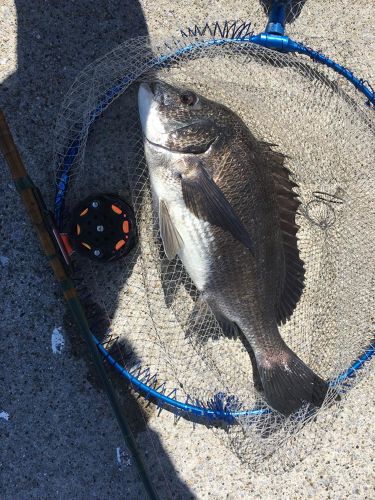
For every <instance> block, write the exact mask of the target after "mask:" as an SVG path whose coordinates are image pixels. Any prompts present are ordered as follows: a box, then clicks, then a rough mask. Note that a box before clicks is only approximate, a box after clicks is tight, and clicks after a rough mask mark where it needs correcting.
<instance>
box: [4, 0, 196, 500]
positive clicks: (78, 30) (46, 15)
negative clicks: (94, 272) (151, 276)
mask: <svg viewBox="0 0 375 500" xmlns="http://www.w3.org/2000/svg"><path fill="white" fill-rule="evenodd" d="M15 5H16V9H17V22H18V33H17V61H18V66H17V71H16V72H15V73H13V74H12V75H11V76H9V78H8V79H7V80H5V81H4V82H3V84H2V89H1V93H0V97H1V100H2V104H3V106H4V108H5V111H6V114H7V115H8V116H9V117H10V120H9V121H10V122H11V124H13V123H16V124H17V125H16V130H15V132H16V139H18V141H17V142H18V143H19V145H20V149H21V150H22V153H24V151H25V152H26V153H25V154H23V156H24V158H25V160H26V161H27V164H28V167H29V170H30V174H31V176H32V177H33V179H34V181H35V182H36V184H37V185H39V186H41V188H42V189H41V190H42V192H43V194H45V195H47V196H45V197H46V200H47V202H48V204H49V205H51V203H50V202H49V201H50V200H51V199H52V197H53V191H54V184H53V178H54V174H53V168H52V167H49V165H48V162H49V156H50V153H47V152H48V151H50V149H51V143H52V139H53V137H52V129H53V126H54V122H55V120H56V116H57V113H58V110H59V107H60V105H61V102H62V99H63V97H64V95H65V94H66V92H67V91H68V89H69V87H70V86H71V84H72V83H73V81H74V79H75V77H76V76H77V74H78V73H79V72H80V71H81V70H82V69H83V67H85V66H86V65H87V64H90V63H92V62H93V61H94V60H95V59H97V58H98V57H100V56H102V55H104V54H106V53H107V52H109V51H110V50H112V49H113V48H115V47H116V46H117V45H119V44H120V43H122V42H124V41H125V40H127V39H129V38H131V37H134V36H140V35H147V26H146V22H145V19H144V16H143V12H142V8H141V6H140V4H139V3H138V1H136V0H97V1H95V2H91V1H86V0H83V1H79V2H73V1H70V2H61V1H60V0H49V1H47V2H46V1H44V0H35V1H33V2H30V1H29V0H15ZM4 12H5V15H9V16H10V13H9V11H8V10H4ZM12 129H13V130H14V126H13V127H12ZM46 186H48V187H46ZM107 190H108V188H107V187H106V186H103V189H101V191H104V192H105V191H107ZM51 293H52V292H51ZM113 299H114V300H113V307H116V300H115V299H116V290H114V291H113ZM91 307H93V308H94V309H95V307H96V305H95V303H93V304H91ZM36 314H38V313H37V312H36ZM65 324H66V326H67V332H68V335H69V337H70V338H69V340H70V342H69V344H70V348H71V353H72V354H73V355H74V356H76V357H79V358H83V359H84V360H85V362H86V365H87V370H88V375H87V378H88V380H89V382H90V383H91V385H92V386H93V387H96V388H97V389H99V390H100V382H99V381H98V380H97V378H96V374H95V372H94V368H93V366H92V363H91V361H90V359H89V356H88V354H87V350H86V348H85V346H84V344H83V341H82V340H81V339H80V338H79V337H78V335H77V332H76V331H75V328H74V327H73V326H72V325H71V324H69V320H68V319H66V320H65ZM130 349H131V346H130ZM111 378H112V379H113V381H114V384H115V387H116V389H117V392H118V393H119V395H120V400H121V403H122V406H123V409H124V412H125V413H127V414H128V415H129V420H130V425H131V427H132V429H133V432H134V434H135V435H140V439H141V440H142V441H145V445H146V446H147V448H148V450H147V451H146V454H147V453H148V455H149V457H148V459H147V463H149V465H150V467H151V466H152V476H151V477H152V479H153V480H155V484H156V485H157V488H158V489H159V494H160V496H161V498H170V495H172V497H173V498H182V499H185V498H186V499H187V498H193V495H192V493H191V491H190V490H189V488H188V487H187V486H186V485H185V483H184V482H183V481H181V480H180V479H179V477H178V475H177V473H176V472H175V470H174V468H173V464H172V463H171V461H170V458H169V456H168V454H167V453H166V452H165V450H164V449H163V446H162V444H161V442H160V439H159V437H158V435H157V434H156V433H155V432H153V431H151V430H149V429H148V428H147V421H148V418H149V415H150V414H151V410H146V409H144V408H142V407H141V406H140V405H139V404H138V402H137V400H136V398H135V397H134V395H133V393H132V392H131V391H130V390H129V389H128V388H127V387H126V386H125V382H124V381H123V380H122V379H120V378H119V376H118V375H117V374H113V373H111ZM100 392H101V391H100ZM78 397H79V395H78ZM98 397H99V396H98ZM100 397H104V396H102V395H100ZM88 411H90V409H88ZM77 425H79V422H77ZM113 425H114V426H115V425H116V424H115V423H114V424H113ZM82 432H85V430H84V429H82ZM90 433H91V435H95V429H94V430H91V431H90ZM142 436H143V437H142ZM145 436H146V438H145ZM150 440H151V441H152V444H151V445H150V446H149V445H148V441H150ZM52 444H53V443H52ZM152 453H154V454H157V455H158V460H157V461H156V462H158V464H159V469H160V470H157V467H156V468H155V466H154V462H155V458H154V457H150V455H151V454H152ZM149 458H150V459H151V460H149ZM99 465H100V464H99V463H98V467H99ZM97 475H98V477H99V476H100V470H98V471H97ZM124 475H125V472H124ZM61 480H62V481H63V478H62V479H61ZM166 480H168V482H169V484H168V485H165V484H164V486H163V482H164V483H165V481H166ZM14 494H15V495H16V496H17V493H16V492H15V491H14ZM172 497H171V498H172Z"/></svg>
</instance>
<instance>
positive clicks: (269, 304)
mask: <svg viewBox="0 0 375 500" xmlns="http://www.w3.org/2000/svg"><path fill="white" fill-rule="evenodd" d="M139 112H140V118H141V123H142V128H143V131H144V136H145V140H144V144H145V155H146V161H147V164H148V168H149V173H150V180H151V187H152V195H153V201H154V204H155V207H156V209H157V210H158V212H159V224H160V230H161V237H162V240H163V245H164V250H165V253H166V255H167V256H168V258H170V259H173V258H174V257H175V256H176V255H178V256H179V258H180V259H181V261H182V263H183V265H184V267H185V269H186V271H187V272H188V274H189V275H190V277H191V279H192V280H193V282H194V283H195V285H196V287H197V288H198V290H199V291H200V292H201V297H202V299H203V300H205V301H207V302H208V304H209V305H210V307H211V309H212V311H213V312H214V314H215V315H216V317H217V319H218V320H219V322H220V323H221V325H222V326H223V328H224V329H226V330H231V329H232V330H233V329H235V330H237V331H239V332H240V334H241V336H242V338H243V341H244V343H245V345H246V346H247V347H248V351H249V354H250V357H251V361H252V364H253V373H254V383H255V385H256V387H257V389H259V390H261V391H263V392H264V397H265V399H266V400H267V402H268V403H269V404H270V405H271V406H272V407H273V408H274V409H276V410H278V411H280V412H281V413H283V414H285V415H288V414H290V413H292V412H294V411H295V410H296V409H297V408H298V407H299V406H301V404H303V402H308V403H312V404H314V405H320V404H321V403H322V401H323V400H324V396H325V394H326V391H327V385H326V383H325V382H324V381H323V380H322V379H321V378H320V377H318V376H317V375H316V374H315V373H314V372H313V371H312V370H311V369H310V368H309V367H307V366H306V364H305V363H303V361H302V360H300V359H299V358H298V356H296V354H295V353H294V352H293V351H292V350H291V349H290V348H289V347H288V346H287V345H286V344H285V342H284V341H283V339H282V337H281V335H280V333H279V330H278V323H280V322H284V321H286V319H287V318H288V317H289V316H290V315H291V314H292V312H293V310H294V308H295V306H296V304H297V302H298V300H299V298H300V296H301V293H302V290H303V277H304V268H303V262H302V261H301V260H300V258H299V252H298V246H297V237H296V233H297V229H298V228H297V226H296V225H295V213H296V210H297V208H298V205H299V202H298V200H297V196H296V194H295V193H294V191H293V187H294V186H295V184H293V183H292V181H291V180H290V179H289V171H288V170H287V169H286V168H285V166H284V157H283V155H281V154H278V153H276V152H274V151H273V150H272V149H271V147H270V146H269V145H268V144H265V143H261V142H259V141H257V140H256V138H255V137H254V136H253V135H252V134H251V133H250V131H249V130H248V128H247V127H246V125H245V124H244V123H243V121H242V120H241V119H240V118H239V117H238V116H237V115H236V114H235V113H233V112H232V111H231V110H229V109H228V108H227V107H225V106H222V105H220V104H218V103H216V102H213V101H210V100H208V99H206V98H204V97H203V96H199V95H197V94H195V93H193V92H191V91H189V90H181V89H177V88H174V87H172V86H170V85H167V84H166V83H163V82H157V83H153V84H152V85H147V84H141V86H140V90H139Z"/></svg>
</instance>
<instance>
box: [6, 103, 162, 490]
mask: <svg viewBox="0 0 375 500" xmlns="http://www.w3.org/2000/svg"><path fill="white" fill-rule="evenodd" d="M0 150H1V152H2V153H3V155H4V158H5V160H6V162H7V164H8V166H9V170H10V173H11V176H12V179H13V182H14V184H15V186H16V189H17V191H18V192H19V194H20V196H21V198H22V201H23V203H24V205H25V208H26V211H27V212H28V214H29V216H30V219H31V221H32V223H33V226H34V229H35V231H36V233H37V235H38V237H39V241H40V244H41V246H42V249H43V250H44V253H45V254H46V256H47V258H48V260H49V263H50V265H51V267H52V270H53V272H54V275H55V278H56V279H57V281H58V282H59V284H60V287H61V289H62V292H63V295H64V299H65V301H66V303H67V305H68V308H69V310H70V312H71V314H72V316H73V319H74V322H75V324H76V326H77V328H78V330H79V332H80V334H81V335H82V337H83V339H84V340H85V341H86V344H87V346H88V349H89V351H90V354H91V356H92V359H93V362H94V365H95V368H96V370H97V373H98V375H99V377H100V379H101V381H102V383H103V387H104V390H105V392H106V394H107V397H108V400H109V402H110V404H111V407H112V410H113V413H114V414H115V417H116V419H117V423H118V425H119V427H120V430H121V432H122V435H123V438H124V441H125V444H126V446H127V448H128V449H129V451H130V453H131V455H132V457H133V459H134V463H135V464H136V467H137V470H138V474H139V477H140V479H141V481H142V483H143V486H144V488H145V490H146V492H147V495H148V497H149V498H150V499H151V500H158V499H159V496H158V495H157V493H156V491H155V489H154V487H153V485H152V482H151V480H150V478H149V476H148V473H147V470H146V467H145V464H144V463H143V460H142V457H141V455H140V453H139V451H138V448H137V444H136V441H135V439H134V436H133V434H132V432H131V429H130V426H129V424H128V422H127V420H126V418H125V416H124V414H123V412H122V411H121V408H120V405H119V402H118V399H117V397H116V394H115V391H114V389H113V387H112V384H111V382H110V380H109V378H108V375H107V373H106V371H105V368H104V365H103V361H102V357H101V356H100V355H99V352H98V348H97V345H96V343H95V341H94V338H93V335H92V333H91V331H90V326H89V323H88V321H87V318H86V315H85V311H84V309H83V307H82V304H81V301H80V299H79V296H78V294H77V290H76V288H75V285H74V282H73V280H72V279H71V278H70V276H69V274H70V272H71V265H70V261H69V256H68V254H67V251H66V250H65V247H64V244H63V241H62V239H61V236H60V233H59V232H58V230H57V229H56V226H55V224H54V220H53V217H52V215H51V213H50V212H49V211H48V209H47V207H46V205H45V203H44V201H43V198H42V196H41V193H40V191H39V189H38V188H37V187H36V186H35V184H34V183H33V181H32V179H31V177H30V176H29V174H28V172H27V170H26V168H25V166H24V164H23V161H22V158H21V155H20V153H19V151H18V149H17V146H16V144H15V142H14V140H13V137H12V134H11V131H10V129H9V126H8V124H7V122H6V119H5V116H4V113H3V112H2V110H1V109H0Z"/></svg>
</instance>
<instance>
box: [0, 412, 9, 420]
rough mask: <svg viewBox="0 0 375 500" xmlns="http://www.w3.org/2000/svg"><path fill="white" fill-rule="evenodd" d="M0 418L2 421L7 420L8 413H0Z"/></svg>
mask: <svg viewBox="0 0 375 500" xmlns="http://www.w3.org/2000/svg"><path fill="white" fill-rule="evenodd" d="M0 418H2V419H3V420H9V413H7V412H6V411H0Z"/></svg>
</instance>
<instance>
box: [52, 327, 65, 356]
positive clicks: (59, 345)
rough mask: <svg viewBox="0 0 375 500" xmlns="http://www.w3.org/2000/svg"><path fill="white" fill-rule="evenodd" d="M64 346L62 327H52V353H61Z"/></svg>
mask: <svg viewBox="0 0 375 500" xmlns="http://www.w3.org/2000/svg"><path fill="white" fill-rule="evenodd" d="M64 346H65V339H64V335H63V333H62V327H61V326H59V327H57V328H54V329H53V332H52V335H51V348H52V352H53V354H62V352H63V350H64Z"/></svg>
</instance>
